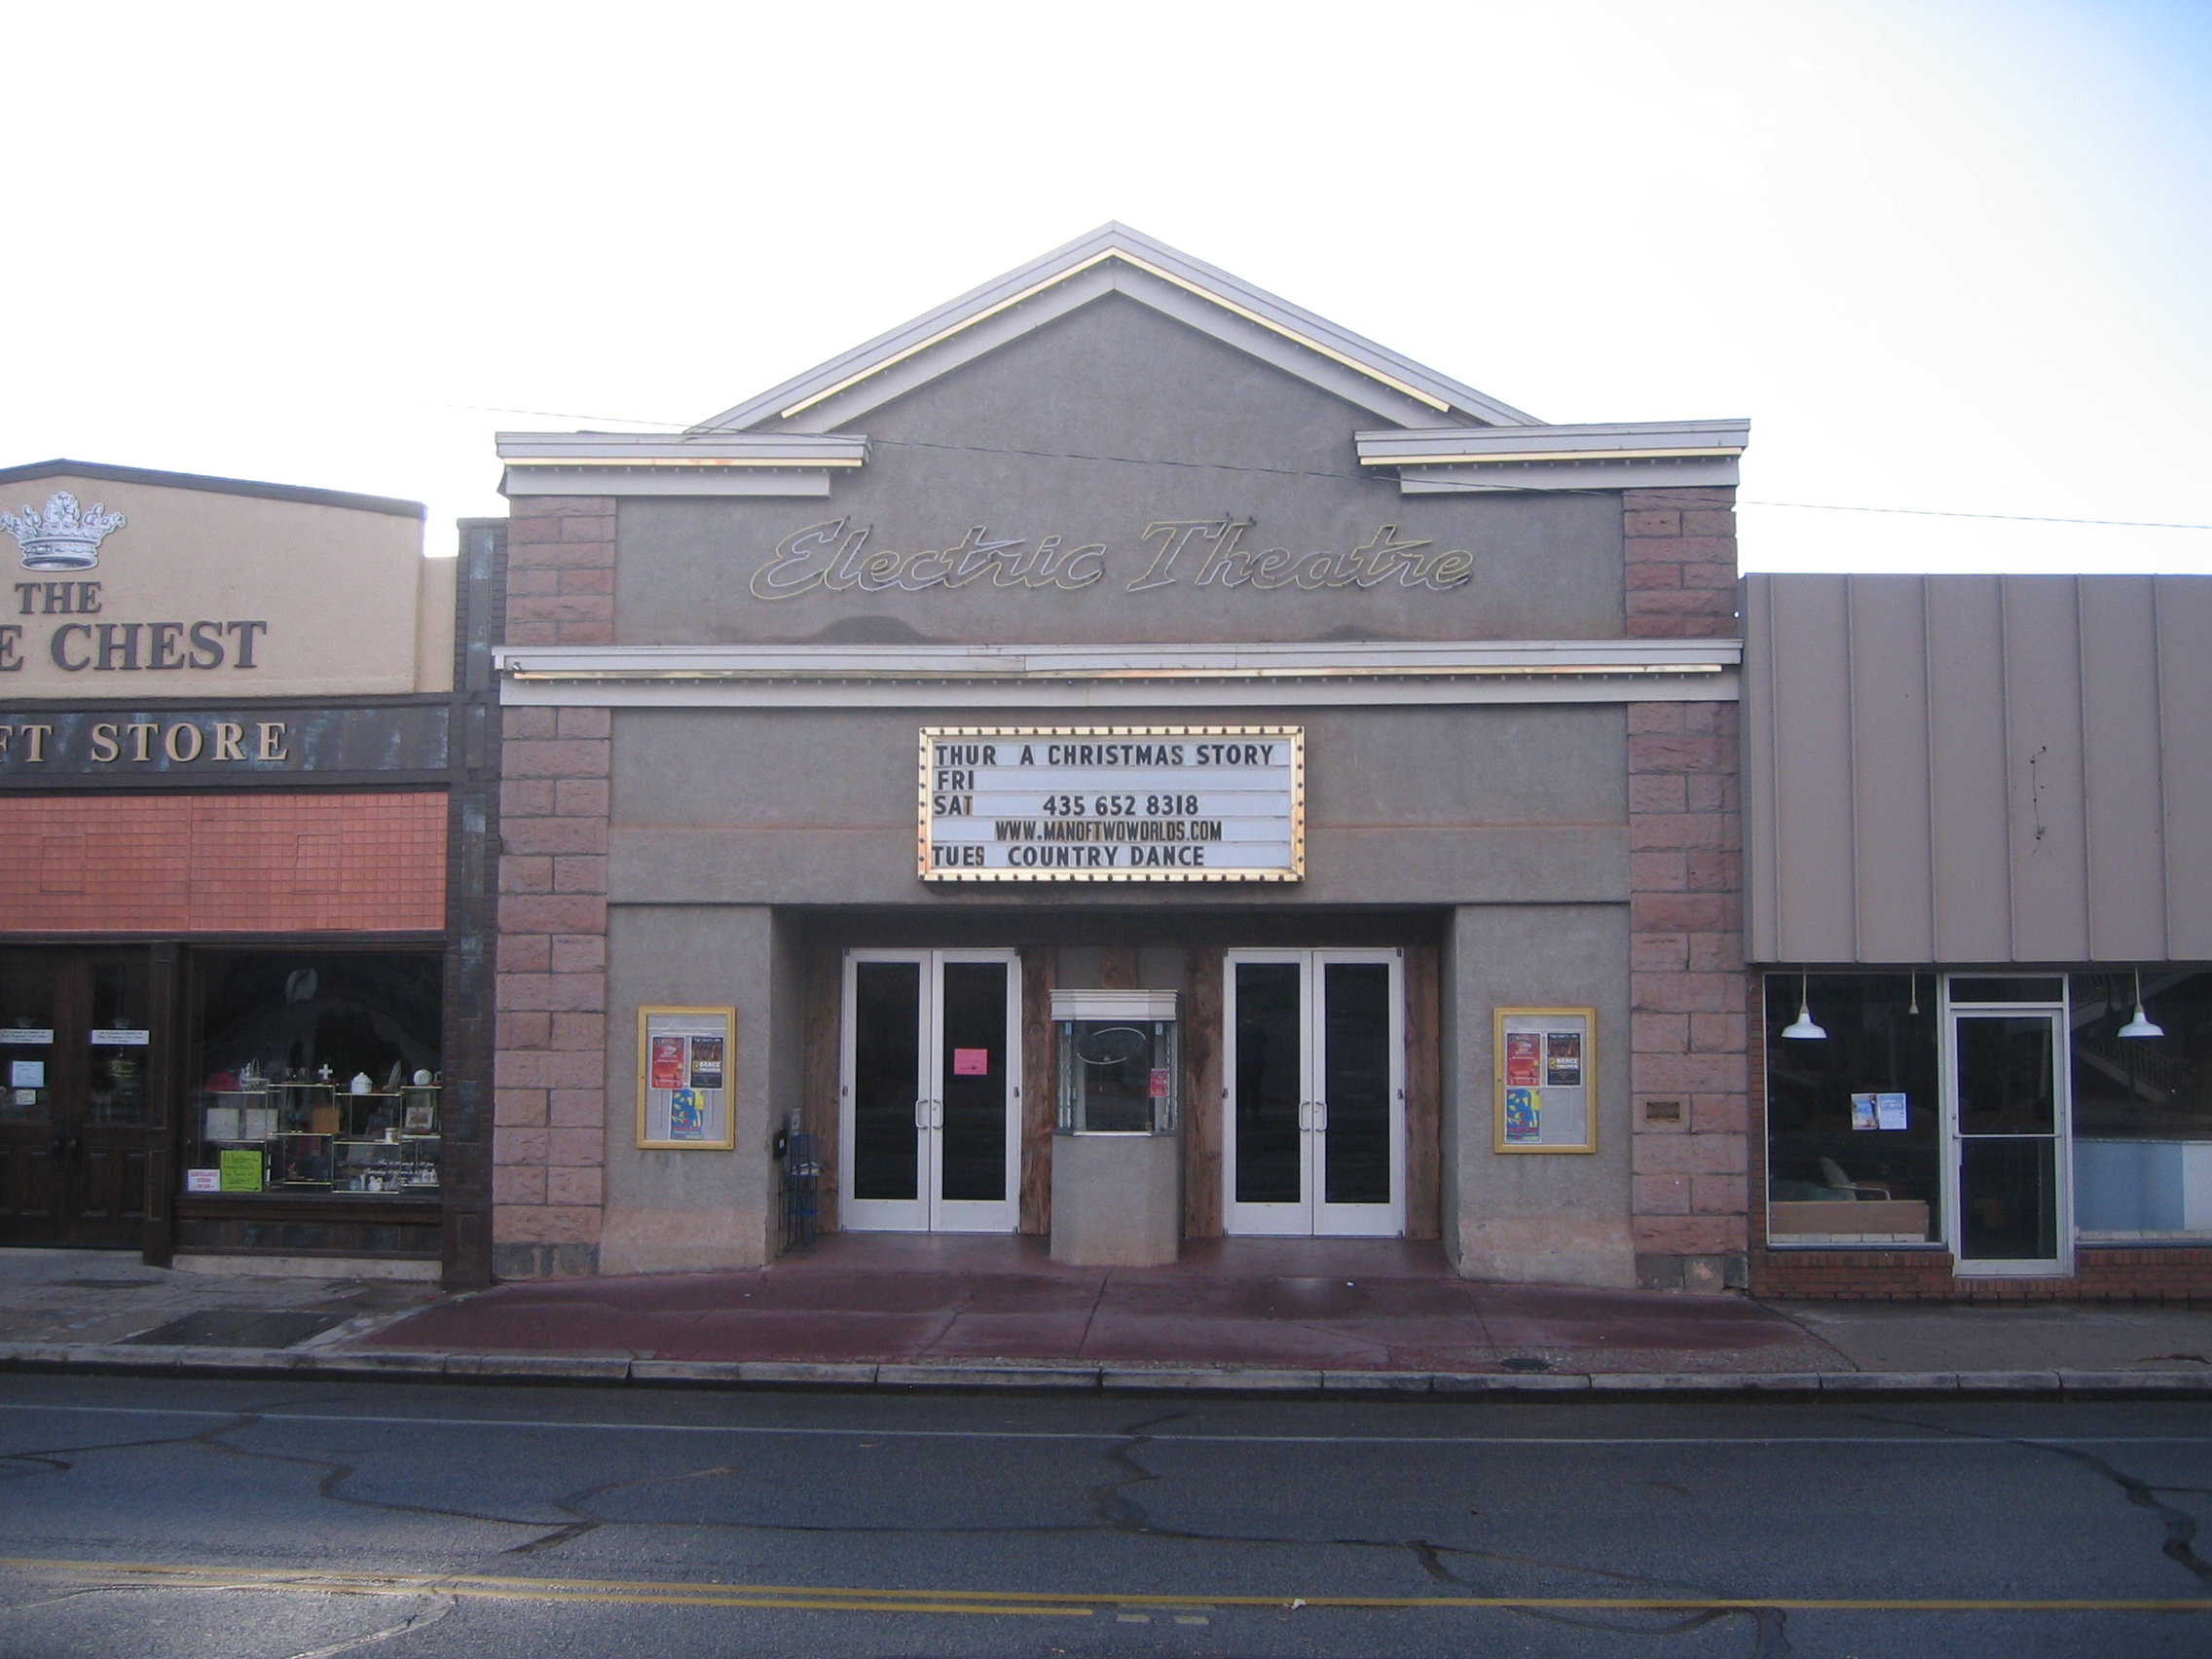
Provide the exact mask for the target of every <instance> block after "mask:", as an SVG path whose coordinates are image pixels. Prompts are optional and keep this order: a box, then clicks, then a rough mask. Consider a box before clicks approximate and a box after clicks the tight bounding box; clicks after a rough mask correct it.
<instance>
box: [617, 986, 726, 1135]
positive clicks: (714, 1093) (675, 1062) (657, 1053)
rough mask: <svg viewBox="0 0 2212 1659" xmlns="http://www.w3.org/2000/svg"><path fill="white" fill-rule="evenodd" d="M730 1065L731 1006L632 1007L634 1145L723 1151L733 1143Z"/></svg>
mask: <svg viewBox="0 0 2212 1659" xmlns="http://www.w3.org/2000/svg"><path fill="white" fill-rule="evenodd" d="M736 1067H737V1010H735V1009H734V1008H641V1009H639V1010H638V1145H639V1146H641V1147H645V1148H649V1149H653V1150H658V1151H668V1152H701V1151H719V1152H727V1151H728V1150H730V1148H732V1147H734V1146H735V1145H736V1144H737V1124H736V1122H735V1119H734V1117H733V1116H732V1114H731V1112H730V1102H729V1091H730V1085H731V1083H732V1082H733V1081H734V1078H735V1073H736Z"/></svg>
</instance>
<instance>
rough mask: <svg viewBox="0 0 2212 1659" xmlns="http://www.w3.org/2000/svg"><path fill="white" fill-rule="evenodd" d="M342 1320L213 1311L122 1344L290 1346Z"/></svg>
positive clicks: (174, 1321)
mask: <svg viewBox="0 0 2212 1659" xmlns="http://www.w3.org/2000/svg"><path fill="white" fill-rule="evenodd" d="M346 1318H347V1315H345V1314H343V1313H257V1312H254V1311H251V1310H250V1309H247V1310H240V1309H231V1310H228V1311H226V1310H224V1309H215V1310H213V1311H211V1312H206V1313H187V1314H185V1315H184V1316H183V1317H182V1318H180V1319H171V1320H170V1321H169V1322H168V1323H167V1324H166V1325H157V1326H155V1327H154V1328H153V1329H152V1330H150V1331H141V1332H139V1333H138V1334H137V1335H136V1336H134V1337H126V1338H124V1341H125V1342H127V1343H135V1344H144V1345H145V1346H161V1347H271V1348H280V1347H290V1346H292V1345H293V1344H294V1343H304V1342H306V1341H307V1340H308V1338H310V1337H319V1336H320V1335H322V1333H323V1332H325V1331H327V1330H329V1329H330V1328H331V1326H333V1325H339V1324H343V1323H344V1322H345V1321H346Z"/></svg>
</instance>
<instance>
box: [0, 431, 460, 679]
mask: <svg viewBox="0 0 2212 1659" xmlns="http://www.w3.org/2000/svg"><path fill="white" fill-rule="evenodd" d="M57 491H66V492H68V493H69V494H71V495H73V496H75V497H76V498H77V501H78V505H79V508H80V510H81V511H83V512H86V513H89V512H90V511H91V509H92V506H93V505H94V504H95V503H98V504H99V505H101V506H104V507H105V508H106V509H107V511H109V512H111V513H112V512H120V513H122V514H123V515H124V518H125V523H124V524H123V526H122V527H121V528H119V529H117V530H115V531H112V532H110V533H109V534H108V535H107V536H106V538H105V539H104V540H103V541H102V542H101V543H100V546H99V552H98V564H97V565H96V566H95V567H94V568H93V569H91V570H83V571H30V570H25V569H23V568H22V564H21V559H20V553H19V549H18V545H17V541H16V538H15V537H14V536H12V535H5V534H0V569H5V571H6V572H7V574H6V577H5V582H6V584H7V585H6V586H4V587H0V629H7V630H15V632H12V633H0V697H5V698H7V699H9V700H11V701H13V700H16V699H29V698H55V699H66V700H69V701H72V702H76V701H84V700H91V699H103V698H113V699H117V700H120V701H144V700H146V699H148V698H154V697H207V698H214V697H220V698H223V699H224V700H226V701H228V700H231V699H234V698H240V697H301V696H357V695H374V694H377V693H397V692H411V691H442V690H447V689H450V687H451V683H452V676H453V669H452V655H453V587H454V571H453V567H452V562H451V561H448V560H426V559H424V557H423V521H422V520H421V519H418V518H413V517H406V516H401V515H398V514H392V513H383V512H374V511H369V510H366V509H364V508H357V507H347V506H336V505H324V504H320V503H313V502H307V501H288V500H273V499H267V498H260V497H253V496H237V495H228V494H222V493H219V492H215V491H209V490H185V489H176V488H172V487H167V486H163V485H156V484H146V483H125V482H118V481H114V480H107V479H97V478H79V477H72V476H70V475H68V474H66V473H56V474H54V475H52V476H49V477H43V478H33V479H27V480H19V481H18V482H16V483H14V484H9V485H4V486H0V508H5V509H6V510H7V511H9V512H11V513H15V514H17V515H18V516H27V515H26V514H25V509H26V508H27V509H29V512H31V513H41V512H43V511H44V510H45V507H46V504H47V502H48V500H49V499H50V498H52V497H53V496H54V495H55V493H56V492H57ZM63 583H66V584H70V588H69V591H67V592H66V593H53V594H50V593H49V591H48V590H49V588H50V586H52V585H54V584H63ZM88 583H96V584H98V585H97V589H96V592H91V593H88V592H87V591H86V587H85V584H88ZM88 604H96V606H97V607H98V608H97V610H96V611H91V610H87V609H85V608H84V607H85V606H86V605H88ZM62 606H66V607H67V608H66V609H62V608H59V607H62ZM245 621H252V622H263V623H266V624H267V627H266V628H265V629H263V630H258V631H255V632H254V634H253V639H252V647H253V648H252V662H253V666H251V667H244V666H241V665H240V661H239V657H240V650H239V639H240V632H241V631H240V630H237V629H230V628H228V627H227V626H226V625H227V624H230V623H234V622H245ZM161 623H172V624H179V625H180V626H179V627H177V628H176V629H175V630H174V631H164V632H157V631H156V630H155V628H154V627H153V626H152V625H153V624H161ZM196 623H203V624H207V625H208V626H207V627H206V628H204V629H203V630H202V632H201V634H200V641H201V647H200V648H199V649H198V650H195V648H194V625H195V624H196ZM132 624H137V625H138V626H137V627H136V628H135V629H133V628H131V626H130V625H132ZM103 626H104V627H105V628H106V629H107V632H106V633H104V634H103V633H102V632H101V630H102V628H103ZM63 630H68V631H67V632H66V633H64V634H63V635H62V638H61V640H60V655H61V657H62V659H63V660H66V661H74V662H77V663H80V664H82V665H84V666H81V667H79V668H77V669H75V670H74V671H72V670H70V669H68V668H65V667H63V666H61V664H60V663H59V662H57V661H56V659H55V635H56V634H57V633H60V632H61V631H63ZM210 643H212V644H219V645H221V646H222V647H223V648H222V653H221V655H222V660H221V662H220V664H219V665H210V658H211V657H212V656H213V654H214V653H213V651H212V649H211V645H210ZM103 645H105V646H106V647H107V666H105V667H102V666H100V656H101V648H102V646H103ZM157 647H160V649H159V654H160V655H162V656H165V657H166V658H168V659H169V660H170V663H171V666H166V667H156V666H153V659H154V658H155V656H156V655H157ZM196 659H197V663H198V664H200V665H205V666H196V665H195V661H196ZM133 662H134V663H135V665H136V666H131V664H132V663H133Z"/></svg>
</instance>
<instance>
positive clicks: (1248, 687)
mask: <svg viewBox="0 0 2212 1659" xmlns="http://www.w3.org/2000/svg"><path fill="white" fill-rule="evenodd" d="M1746 439H1747V429H1746V426H1745V424H1744V423H1742V422H1737V421H1683V422H1659V423H1641V424H1618V425H1553V424H1544V423H1541V422H1539V421H1537V420H1535V419H1534V418H1532V417H1530V416H1529V415H1526V414H1524V413H1522V412H1520V411H1518V410H1515V409H1512V408H1509V407H1507V406H1505V405H1503V404H1501V403H1499V402H1497V401H1496V400H1494V399H1493V398H1491V397H1488V396H1486V395H1484V394H1483V393H1481V392H1478V391H1475V390H1473V389H1471V388H1469V387H1464V386H1461V385H1458V384H1457V383H1456V382H1454V381H1451V380H1448V379H1446V378H1444V377H1443V376H1440V375H1438V374H1436V373H1434V372H1432V371H1430V370H1428V369H1425V368H1423V367H1421V366H1420V365H1419V364H1417V363H1413V362H1410V361H1408V360H1406V359H1404V358H1402V357H1400V356H1398V355H1396V354H1394V353H1392V352H1390V351H1388V350H1384V349H1383V348H1381V347H1379V346H1376V345H1373V344H1371V343H1369V342H1367V341H1364V340H1361V339H1359V338H1357V337H1355V336H1353V335H1350V334H1348V333H1346V331H1344V330H1343V329H1340V328H1338V327H1336V326H1334V325H1333V324H1331V323H1329V322H1327V321H1326V320H1324V319H1323V318H1320V317H1317V316H1314V315H1312V314H1310V313H1307V312H1304V311H1301V310H1299V309H1298V308H1297V307H1295V306H1292V305H1288V304H1286V303H1284V302H1282V301H1280V300H1277V299H1275V298H1273V297H1272V296H1270V295H1268V294H1266V293H1263V292H1261V291H1259V290H1257V289H1255V288H1253V287H1251V286H1249V285H1248V284H1246V283H1243V282H1241V281H1239V280H1237V279H1236V278H1235V277H1233V276H1229V275H1227V274H1225V273H1223V272H1220V271H1218V270H1214V269H1212V268H1210V267H1207V266H1205V265H1202V264H1199V263H1198V262H1196V261H1194V260H1191V259H1189V258H1187V257H1185V256H1183V255H1181V254H1178V253H1177V252H1175V251H1174V250H1172V249H1170V248H1166V247H1162V246H1161V245H1160V244H1158V243H1155V242H1153V241H1150V240H1146V239H1144V238H1142V237H1140V236H1137V235H1135V234H1134V233H1131V232H1128V231H1125V230H1124V229H1121V228H1118V227H1109V228H1108V229H1107V230H1105V231H1103V232H1100V233H1098V234H1096V235H1094V236H1092V237H1090V238H1088V239H1086V240H1082V241H1080V242H1077V243H1075V244H1072V245H1070V246H1068V247H1066V248H1062V249H1060V250H1058V251H1057V252H1054V253H1052V254H1051V255H1049V256H1047V257H1046V258H1044V259H1042V260H1040V261H1038V262H1037V263H1035V264H1033V265H1031V266H1028V267H1026V268H1024V269H1022V270H1019V271H1016V272H1014V273H1012V274H1010V275H1009V276H1006V277H1004V278H1002V279H1001V280H999V281H997V282H994V283H992V284H990V285H988V286H986V287H984V288H982V289H979V290H977V291H976V292H974V293H972V294H969V295H967V296H965V297H963V298H961V299H959V300H957V301H954V302H952V303H951V304H949V305H947V306H945V307H943V308H941V309H940V310H939V311H937V312H935V313H931V314H929V315H927V316H924V317H921V318H919V319H917V320H916V321H915V322H913V323H912V324H910V325H908V326H907V327H905V328H903V329H900V330H897V331H895V332H893V333H892V334H889V335H886V336H884V337H883V338H881V339H878V340H875V341H872V342H870V343H868V344H867V345H866V346H863V347H861V348H859V349H857V350H854V351H852V352H851V353H849V354H847V355H846V356H843V357H840V358H838V359H837V360H835V361H833V362H830V363H828V364H825V365H824V366H823V367H821V368H820V369H818V370H816V371H814V372H812V373H810V374H807V375H804V376H802V377H800V378H799V379H797V380H794V381H793V382H791V383H789V384H787V385H785V386H782V387H776V388H775V389H774V390H772V391H769V392H766V393H764V394H763V395H761V396H758V397H756V398H754V399H752V400H751V401H749V402H747V403H744V404H742V405H740V406H738V407H736V408H734V409H731V410H729V411H727V412H725V413H723V414H721V415H719V416H716V417H715V418H713V419H711V420H709V421H707V422H705V423H703V424H701V425H699V426H697V427H694V428H692V429H690V430H687V431H682V432H670V433H665V434H657V435H620V436H608V435H605V434H592V433H568V434H509V435H506V436H505V437H503V438H502V440H501V444H500V453H501V456H502V458H503V460H504V461H505V466H506V471H505V484H504V488H505V491H506V493H507V495H508V497H509V498H510V499H511V520H510V528H509V535H510V554H511V561H510V565H509V578H508V624H507V633H506V645H505V647H504V649H503V651H502V652H501V654H500V697H501V700H502V702H503V703H504V705H505V709H504V719H505V737H506V743H505V763H504V771H505V781H504V783H503V786H502V788H503V808H502V821H501V822H502V830H503V836H504V857H503V860H502V867H501V888H502V893H501V900H500V917H501V938H500V941H499V1015H498V1027H499V1029H498V1074H497V1113H498V1128H497V1133H496V1137H495V1168H494V1182H495V1188H494V1191H495V1200H496V1211H495V1214H496V1263H497V1269H498V1272H500V1273H501V1274H504V1275H527V1274H553V1273H588V1272H638V1271H647V1270H671V1269H701V1268H714V1267H735V1266H743V1265H748V1264H754V1263H758V1262H760V1261H762V1260H763V1259H765V1258H767V1257H769V1256H771V1255H772V1254H774V1253H775V1252H776V1250H777V1249H778V1248H779V1246H780V1244H781V1242H782V1241H783V1239H784V1237H785V1236H786V1235H787V1228H788V1225H789V1224H788V1223H787V1219H786V1216H785V1214H784V1208H785V1205H786V1201H787V1195H788V1194H796V1195H799V1196H802V1197H806V1196H807V1195H806V1190H807V1189H808V1188H809V1187H811V1188H812V1189H813V1191H812V1194H811V1196H810V1197H807V1202H808V1204H809V1205H810V1207H811V1208H812V1210H813V1211H814V1214H813V1216H812V1218H811V1219H812V1220H813V1222H814V1223H815V1224H816V1225H818V1226H820V1227H822V1228H824V1229H837V1230H842V1231H846V1232H855V1231H863V1230H878V1231H890V1232H901V1233H909V1234H926V1233H934V1232H966V1233H997V1234H1002V1235H1014V1234H1024V1235H1037V1236H1039V1237H1040V1238H1044V1239H1049V1240H1050V1247H1051V1252H1052V1253H1053V1254H1054V1255H1055V1256H1056V1257H1058V1258H1059V1259H1061V1260H1063V1261H1068V1262H1078V1263H1156V1262H1162V1261H1167V1260H1172V1259H1174V1258H1175V1257H1176V1255H1177V1254H1178V1252H1180V1251H1182V1250H1184V1249H1185V1248H1187V1247H1188V1246H1189V1245H1190V1243H1191V1241H1193V1240H1204V1239H1211V1238H1217V1237H1221V1236H1225V1235H1226V1236H1230V1237H1235V1236H1252V1235H1267V1236H1277V1237H1279V1236H1286V1235H1287V1236H1317V1237H1321V1238H1324V1239H1326V1238H1331V1237H1376V1236H1383V1237H1408V1238H1415V1239H1422V1238H1428V1239H1441V1240H1442V1241H1443V1244H1444V1247H1445V1249H1446V1250H1447V1251H1448V1252H1449V1254H1450V1256H1451V1258H1452V1259H1453V1260H1454V1261H1455V1262H1456V1264H1457V1265H1458V1267H1459V1268H1460V1270H1461V1271H1462V1272H1466V1273H1468V1274H1473V1275H1499V1276H1506V1277H1517V1278H1538V1277H1541V1278H1554V1279H1562V1280H1569V1281H1583V1282H1589V1283H1600V1284H1633V1283H1635V1282H1637V1281H1638V1279H1639V1276H1640V1274H1641V1276H1642V1277H1643V1278H1644V1279H1645V1280H1647V1281H1653V1282H1668V1283H1674V1284H1682V1283H1690V1284H1695V1285H1701V1286H1702V1285H1710V1286H1711V1287H1712V1288H1714V1289H1718V1288H1720V1286H1721V1284H1722V1283H1723V1281H1724V1280H1725V1281H1728V1282H1741V1278H1742V1269H1743V1267H1744V1264H1745V1261H1746V1257H1745V1242H1746V1237H1747V1232H1746V1230H1747V1226H1748V1221H1747V1211H1748V1198H1747V1190H1746V1184H1745V1183H1746V1169H1747V1167H1748V1161H1749V1154H1748V1151H1747V1145H1748V1140H1747V1132H1748V1124H1749V1106H1748V1102H1747V1098H1746V1074H1745V1052H1746V1029H1745V1009H1746V993H1745V978H1744V973H1743V959H1742V949H1741V931H1740V930H1741V923H1740V916H1739V895H1738V889H1739V876H1738V864H1739V860H1738V852H1737V847H1736V845H1735V833H1734V827H1735V825H1736V823H1737V817H1736V814H1737V806H1738V797H1737V695H1738V673H1739V658H1740V642H1739V638H1738V631H1737V624H1736V571H1735V544H1734V540H1733V515H1732V510H1731V496H1732V486H1733V484H1734V481H1735V478H1736V466H1737V457H1738V455H1739V453H1740V452H1741V450H1742V449H1743V446H1744V444H1745V442H1746ZM808 1171H815V1172H816V1173H812V1174H809V1173H808ZM799 1219H800V1220H802V1221H803V1220H804V1219H806V1218H799Z"/></svg>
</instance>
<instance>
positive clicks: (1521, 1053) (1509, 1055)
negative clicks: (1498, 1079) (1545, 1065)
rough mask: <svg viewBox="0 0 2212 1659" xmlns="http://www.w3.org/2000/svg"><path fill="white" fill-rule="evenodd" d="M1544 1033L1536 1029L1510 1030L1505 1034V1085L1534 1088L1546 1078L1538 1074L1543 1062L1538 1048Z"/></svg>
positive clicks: (1540, 1045)
mask: <svg viewBox="0 0 2212 1659" xmlns="http://www.w3.org/2000/svg"><path fill="white" fill-rule="evenodd" d="M1542 1044H1543V1035H1542V1033H1540V1032H1536V1031H1508V1032H1507V1033H1506V1034H1505V1086H1506V1088H1535V1087H1536V1086H1537V1085H1538V1084H1540V1083H1542V1082H1543V1081H1544V1080H1543V1079H1542V1078H1541V1077H1540V1076H1538V1075H1537V1070H1538V1066H1539V1064H1540V1063H1541V1062H1540V1060H1539V1057H1538V1052H1537V1051H1538V1050H1539V1049H1540V1048H1541V1047H1542Z"/></svg>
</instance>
